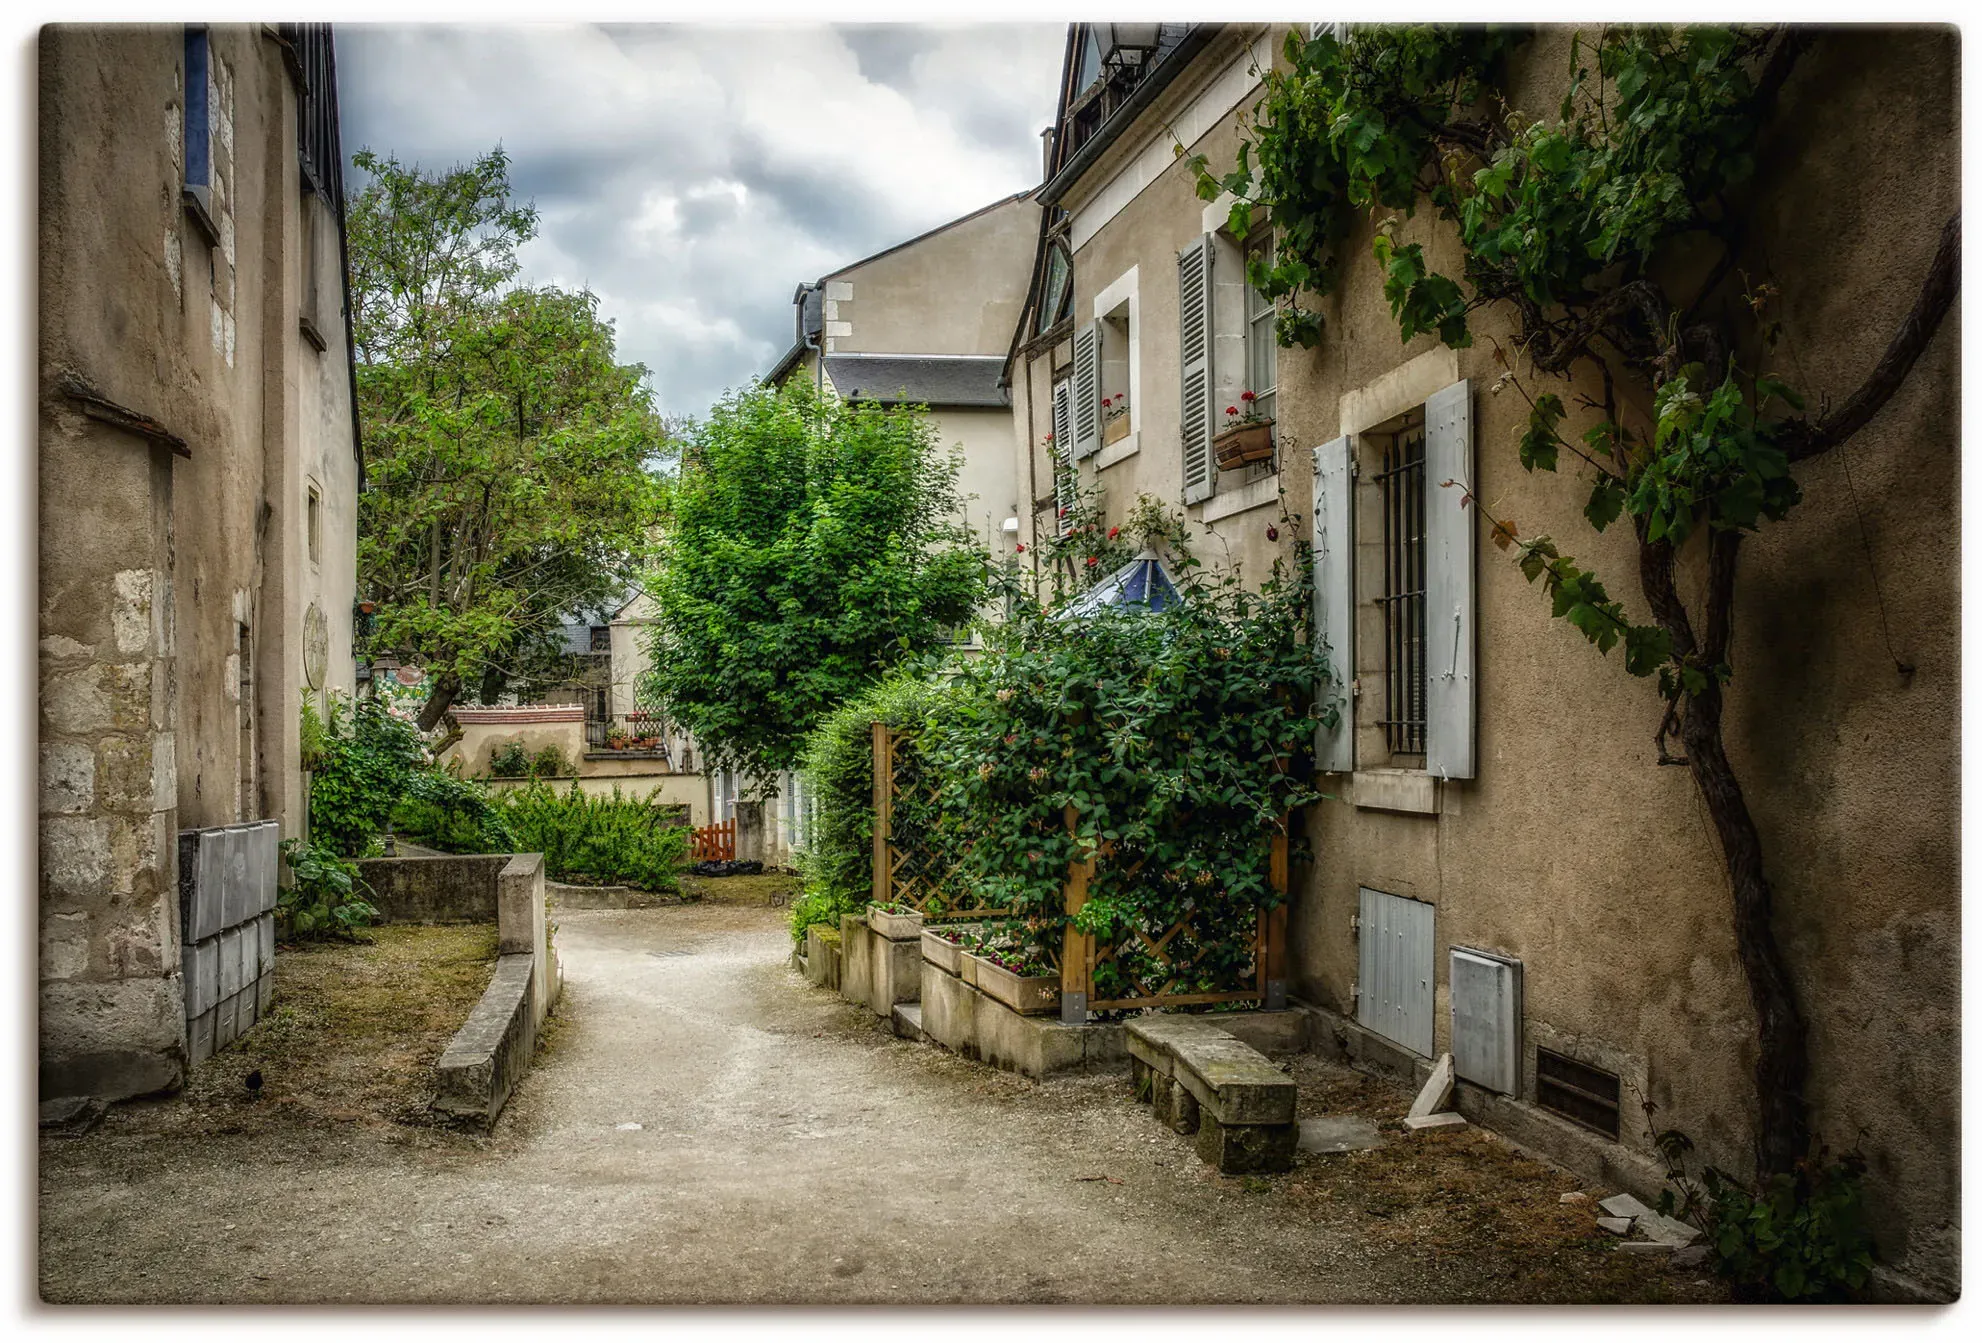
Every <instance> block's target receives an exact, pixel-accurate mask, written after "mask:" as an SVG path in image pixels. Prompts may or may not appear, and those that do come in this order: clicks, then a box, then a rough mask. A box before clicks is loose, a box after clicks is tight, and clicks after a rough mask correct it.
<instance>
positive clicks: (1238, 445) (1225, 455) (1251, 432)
mask: <svg viewBox="0 0 1982 1343" xmlns="http://www.w3.org/2000/svg"><path fill="white" fill-rule="evenodd" d="M1211 448H1212V451H1213V452H1215V453H1216V454H1217V455H1218V469H1219V470H1220V471H1234V470H1237V469H1238V468H1239V467H1242V466H1246V465H1249V464H1251V463H1253V462H1263V461H1266V460H1268V459H1269V458H1271V457H1272V456H1273V421H1271V420H1262V421H1260V422H1259V423H1258V424H1242V425H1239V426H1237V427H1236V428H1232V429H1227V430H1226V431H1225V432H1224V433H1222V434H1219V435H1217V436H1216V437H1214V438H1213V439H1212V440H1211Z"/></svg>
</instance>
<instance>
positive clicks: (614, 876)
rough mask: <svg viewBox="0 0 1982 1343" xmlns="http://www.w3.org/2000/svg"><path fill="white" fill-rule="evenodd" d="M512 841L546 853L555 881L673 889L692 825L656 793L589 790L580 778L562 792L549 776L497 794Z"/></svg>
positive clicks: (515, 848)
mask: <svg viewBox="0 0 1982 1343" xmlns="http://www.w3.org/2000/svg"><path fill="white" fill-rule="evenodd" d="M493 801H494V804H495V811H496V814H497V816H498V818H499V819H500V822H501V825H502V829H503V832H504V833H505V835H506V837H507V841H508V842H507V846H506V847H508V848H510V849H512V850H513V851H514V852H518V853H541V854H543V855H544V868H545V871H546V872H548V873H549V875H550V877H551V879H552V880H553V881H581V882H592V883H597V884H602V885H628V886H635V887H638V888H639V889H640V890H643V891H672V890H675V889H677V888H678V887H679V885H680V869H681V865H682V864H683V863H684V862H685V861H686V860H687V858H688V830H687V827H685V826H684V825H682V824H681V822H680V819H679V815H678V813H677V812H676V811H675V810H673V809H671V808H669V807H666V806H663V805H662V804H660V803H658V802H655V801H653V800H652V799H651V798H634V797H625V796H622V795H621V793H620V791H619V789H618V787H617V786H615V787H614V788H613V791H612V795H611V796H610V797H587V796H586V795H585V794H584V793H582V792H580V791H579V789H578V785H577V783H576V782H574V783H573V784H572V785H571V788H570V790H569V791H568V792H564V793H559V792H557V791H556V790H555V789H553V788H551V787H549V786H548V785H546V784H542V783H532V784H530V785H529V786H528V787H525V788H518V789H511V790H509V791H506V792H502V793H498V794H496V795H495V797H494V799H493Z"/></svg>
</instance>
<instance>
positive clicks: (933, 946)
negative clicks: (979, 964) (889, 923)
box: [922, 923, 976, 979]
mask: <svg viewBox="0 0 1982 1343" xmlns="http://www.w3.org/2000/svg"><path fill="white" fill-rule="evenodd" d="M975 931H976V929H974V928H971V927H968V926H966V925H964V924H961V923H945V924H939V925H937V926H936V927H934V928H928V927H925V928H924V929H923V930H922V959H923V960H925V961H928V962H929V963H930V964H931V965H933V966H935V967H936V968H937V969H938V970H944V971H947V972H949V973H950V974H953V975H955V976H957V977H958V978H959V979H961V978H962V977H963V957H964V950H963V943H964V938H965V937H966V936H968V935H969V934H971V933H973V932H975Z"/></svg>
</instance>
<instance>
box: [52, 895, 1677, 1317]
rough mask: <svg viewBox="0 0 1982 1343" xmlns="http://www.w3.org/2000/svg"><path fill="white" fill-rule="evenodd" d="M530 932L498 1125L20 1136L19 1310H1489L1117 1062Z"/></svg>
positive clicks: (756, 967)
mask: <svg viewBox="0 0 1982 1343" xmlns="http://www.w3.org/2000/svg"><path fill="white" fill-rule="evenodd" d="M557 923H558V930H557V940H558V946H559V948H560V952H561V955H562V957H563V961H564V965H565V970H566V997H565V1000H564V1003H563V1004H562V1006H561V1008H560V1017H561V1019H562V1020H561V1024H560V1025H559V1027H558V1029H557V1030H556V1032H555V1033H554V1035H553V1042H552V1045H551V1046H550V1048H549V1049H548V1051H547V1052H546V1053H545V1054H544V1055H543V1056H542V1057H540V1059H539V1061H538V1065H537V1067H536V1069H535V1070H534V1071H533V1072H532V1074H531V1075H530V1076H529V1077H528V1078H527V1079H526V1080H525V1082H524V1083H523V1085H522V1087H521V1088H520V1089H519V1091H518V1093H517V1095H516V1097H515V1098H514V1099H513V1100H512V1102H511V1104H510V1108H509V1110H508V1112H507V1113H506V1114H505V1115H504V1117H503V1119H502V1121H501V1122H500V1123H499V1124H498V1126H497V1128H496V1130H495V1132H494V1133H493V1134H492V1135H490V1136H487V1137H470V1136H466V1135H462V1134H457V1133H453V1132H449V1131H444V1130H435V1129H422V1128H415V1127H407V1126H400V1125H389V1124H374V1125H370V1126H366V1125H360V1124H349V1123H346V1124H333V1123H318V1124H315V1125H311V1124H304V1123H295V1124H289V1125H287V1126H285V1127H279V1128H276V1129H274V1130H268V1129H262V1130H259V1131H254V1132H249V1131H235V1132H231V1133H230V1132H229V1131H228V1130H227V1129H226V1128H225V1127H224V1126H223V1127H222V1128H220V1129H218V1130H215V1129H213V1128H212V1127H208V1128H207V1129H206V1130H205V1131H203V1132H201V1133H199V1134H198V1135H197V1136H195V1135H192V1134H189V1133H185V1132H178V1133H175V1132H172V1131H170V1130H167V1131H160V1130H159V1128H158V1126H157V1125H156V1124H148V1123H147V1122H145V1120H144V1117H143V1116H144V1111H145V1110H146V1109H147V1108H148V1107H120V1108H119V1109H118V1110H115V1111H113V1112H112V1114H111V1116H110V1118H109V1119H108V1120H107V1121H106V1122H105V1124H104V1125H103V1126H102V1127H101V1128H100V1129H98V1130H97V1131H96V1132H95V1133H93V1134H90V1135H89V1136H87V1137H85V1138H82V1139H56V1138H46V1139H44V1140H43V1143H42V1164H41V1187H42V1204H41V1225H40V1245H41V1262H40V1273H41V1282H42V1292H43V1296H44V1299H46V1300H49V1301H98V1302H111V1301H118V1302H121V1301H132V1302H137V1301H145V1302H154V1301H191V1302H241V1301H352V1302H357V1301H369V1302H414V1301H423V1302H954V1301H972V1302H1051V1301H1067V1302H1076V1301H1077V1302H1172V1301H1194V1302H1212V1301H1220V1302H1226V1301H1233V1302H1269V1301H1270V1302H1286V1301H1308V1302H1364V1301H1424V1300H1428V1299H1429V1300H1440V1299H1443V1300H1456V1299H1495V1298H1496V1297H1498V1298H1499V1299H1506V1297H1505V1295H1504V1294H1505V1292H1506V1291H1507V1290H1508V1288H1507V1286H1506V1285H1505V1282H1504V1278H1505V1275H1500V1274H1498V1271H1497V1270H1495V1269H1494V1268H1493V1266H1491V1265H1486V1266H1484V1267H1483V1266H1482V1265H1481V1264H1480V1263H1479V1262H1477V1259H1476V1257H1469V1256H1468V1255H1466V1254H1463V1253H1461V1254H1456V1255H1455V1254H1452V1253H1449V1252H1448V1253H1444V1254H1440V1253H1438V1252H1436V1249H1435V1248H1434V1250H1433V1251H1432V1252H1428V1253H1420V1252H1400V1250H1399V1248H1398V1246H1397V1244H1396V1242H1395V1239H1394V1237H1387V1236H1383V1235H1376V1234H1372V1232H1371V1227H1372V1220H1371V1216H1370V1214H1369V1213H1368V1212H1367V1211H1366V1210H1365V1209H1363V1208H1361V1207H1358V1206H1355V1205H1356V1202H1357V1200H1355V1199H1349V1200H1343V1199H1340V1198H1337V1199H1333V1200H1331V1199H1330V1198H1328V1197H1327V1196H1326V1195H1325V1192H1324V1194H1322V1195H1319V1196H1307V1197H1298V1198H1297V1197H1295V1195H1296V1194H1297V1193H1298V1192H1299V1191H1300V1190H1301V1189H1303V1188H1306V1187H1307V1186H1305V1185H1302V1184H1301V1180H1302V1172H1301V1171H1297V1172H1296V1174H1295V1175H1293V1176H1287V1177H1273V1178H1268V1179H1257V1178H1255V1179H1251V1180H1236V1179H1227V1178H1221V1177H1219V1176H1218V1175H1216V1174H1215V1173H1213V1172H1212V1171H1210V1170H1208V1169H1207V1168H1206V1167H1204V1166H1203V1165H1202V1164H1200V1163H1199V1162H1198V1161H1197V1160H1196V1158H1195V1157H1194V1156H1193V1155H1192V1153H1191V1150H1190V1146H1189V1141H1188V1140H1187V1139H1184V1138H1180V1137H1178V1136H1176V1135H1174V1134H1171V1133H1169V1132H1167V1131H1166V1130H1163V1129H1161V1128H1159V1127H1158V1126H1157V1125H1156V1124H1155V1123H1154V1122H1153V1121H1152V1120H1151V1119H1150V1117H1149V1114H1148V1111H1147V1110H1146V1109H1144V1108H1142V1107H1138V1106H1136V1105H1135V1104H1134V1103H1133V1102H1132V1101H1131V1099H1130V1096H1129V1088H1128V1084H1127V1080H1126V1075H1123V1076H1109V1077H1096V1078H1072V1079H1066V1080H1056V1081H1052V1082H1048V1083H1034V1082H1030V1081H1027V1080H1025V1079H1021V1078H1016V1077H1012V1076H1008V1075H1005V1074H1001V1073H996V1072H993V1071H991V1070H989V1069H986V1068H984V1067H982V1066H980V1065H977V1064H973V1063H969V1062H966V1061H964V1060H960V1059H957V1058H955V1057H953V1056H951V1055H949V1054H947V1053H945V1052H943V1051H941V1050H938V1049H935V1048H932V1047H929V1046H923V1045H911V1044H908V1043H906V1042H902V1041H898V1040H895V1039H894V1038H892V1037H891V1036H888V1035H887V1034H885V1033H884V1032H883V1031H881V1030H880V1029H879V1028H878V1027H877V1026H876V1024H875V1023H874V1021H873V1018H872V1017H871V1016H868V1015H866V1014H865V1013H864V1012H861V1011H857V1010H855V1009H852V1008H850V1007H848V1006H846V1005H844V1004H842V1003H840V1002H839V1001H838V1000H837V998H835V997H834V996H832V995H830V994H828V993H825V992H823V991H820V990H816V989H813V988H811V987H810V986H808V985H806V984H805V983H804V981H803V980H802V979H801V978H800V977H799V976H798V975H797V974H795V973H794V972H793V971H791V970H790V969H788V968H786V965H785V956H786V954H787V952H788V949H789V945H790V943H789V939H788V938H787V937H786V935H785V933H784V931H783V927H782V913H781V911H776V910H767V909H762V908H756V909H749V908H739V907H736V906H725V905H719V904H703V905H691V906H684V907H680V908H674V909H653V910H627V911H613V910H599V911H563V912H561V913H559V914H558V916H557ZM1313 1066H1319V1065H1313ZM1310 1068H1311V1065H1310V1064H1308V1063H1306V1062H1304V1063H1303V1064H1302V1071H1303V1089H1304V1091H1306V1090H1307V1089H1308V1081H1307V1077H1306V1074H1307V1073H1308V1072H1309V1071H1310ZM1405 1099H1407V1098H1405ZM165 1104H166V1105H167V1106H175V1105H176V1106H182V1108H183V1103H181V1102H167V1103H165ZM149 1108H151V1109H152V1110H154V1111H156V1110H157V1109H159V1108H161V1107H158V1106H153V1107H149ZM1400 1108H1401V1103H1400ZM1348 1160H1353V1158H1351V1157H1340V1156H1337V1157H1304V1158H1303V1170H1304V1171H1309V1172H1310V1173H1311V1174H1312V1173H1313V1171H1312V1169H1311V1168H1316V1169H1318V1168H1319V1166H1320V1163H1328V1162H1340V1161H1348ZM1534 1169H1540V1168H1534ZM1548 1174H1549V1177H1550V1178H1551V1179H1552V1180H1553V1181H1554V1182H1555V1183H1556V1184H1559V1185H1560V1186H1561V1187H1563V1188H1568V1187H1571V1186H1572V1185H1573V1181H1568V1180H1567V1179H1566V1178H1565V1177H1561V1176H1559V1175H1556V1174H1554V1173H1553V1172H1549V1173H1548ZM1310 1194H1312V1191H1310ZM1545 1196H1546V1199H1547V1200H1548V1201H1549V1202H1551V1203H1552V1202H1553V1200H1554V1197H1555V1195H1554V1192H1553V1186H1551V1188H1550V1189H1549V1190H1548V1191H1546V1193H1545ZM1383 1216H1384V1217H1385V1218H1386V1219H1388V1218H1390V1217H1391V1214H1388V1213H1386V1214H1383ZM1623 1257H1624V1256H1606V1258H1619V1259H1621V1258H1623ZM1633 1271H1634V1272H1640V1273H1641V1276H1643V1278H1644V1282H1645V1285H1646V1288H1647V1289H1648V1293H1649V1294H1650V1295H1652V1296H1654V1297H1657V1296H1662V1295H1666V1290H1665V1289H1664V1288H1662V1287H1660V1285H1659V1283H1658V1281H1657V1279H1658V1277H1659V1276H1660V1275H1656V1274H1652V1273H1650V1271H1649V1270H1639V1269H1638V1268H1637V1267H1636V1266H1635V1265H1634V1266H1633ZM1496 1282H1501V1283H1502V1285H1501V1286H1500V1287H1498V1288H1496V1286H1495V1283H1496ZM1632 1294H1633V1295H1639V1293H1632Z"/></svg>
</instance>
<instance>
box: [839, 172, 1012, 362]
mask: <svg viewBox="0 0 1982 1343" xmlns="http://www.w3.org/2000/svg"><path fill="white" fill-rule="evenodd" d="M1038 240H1039V205H1038V203H1037V202H1036V201H1034V200H1033V199H1032V198H1031V197H1026V198H1024V199H1021V200H1013V201H1005V202H1003V203H1001V204H999V205H996V206H994V207H992V208H991V209H989V210H986V211H984V212H983V213H982V214H979V215H976V216H974V217H972V218H969V219H966V220H964V221H963V222H962V223H960V224H956V225H954V226H952V227H949V228H946V229H943V230H941V231H940V232H938V233H935V234H933V235H931V236H929V237H926V238H922V239H920V240H917V241H915V242H912V243H910V244H908V245H906V246H903V247H901V248H900V249H899V250H896V251H891V252H887V253H885V254H883V255H881V256H879V257H876V258H874V259H873V260H871V261H867V262H864V263H861V264H859V265H854V266H849V267H847V268H846V269H845V270H842V271H837V272H835V273H834V274H832V275H830V276H828V277H827V280H826V298H825V305H826V307H825V319H824V320H825V323H826V326H825V339H826V340H827V342H828V344H827V347H826V348H827V352H828V353H833V354H1003V353H1004V352H1005V350H1006V347H1007V346H1008V345H1009V344H1010V342H1011V338H1012V327H1013V325H1014V324H1016V323H1017V321H1018V317H1019V305H1020V304H1021V303H1023V302H1025V287H1026V280H1027V279H1028V278H1029V277H1030V275H1031V273H1032V252H1033V247H1034V246H1035V245H1036V244H1037V242H1038Z"/></svg>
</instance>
